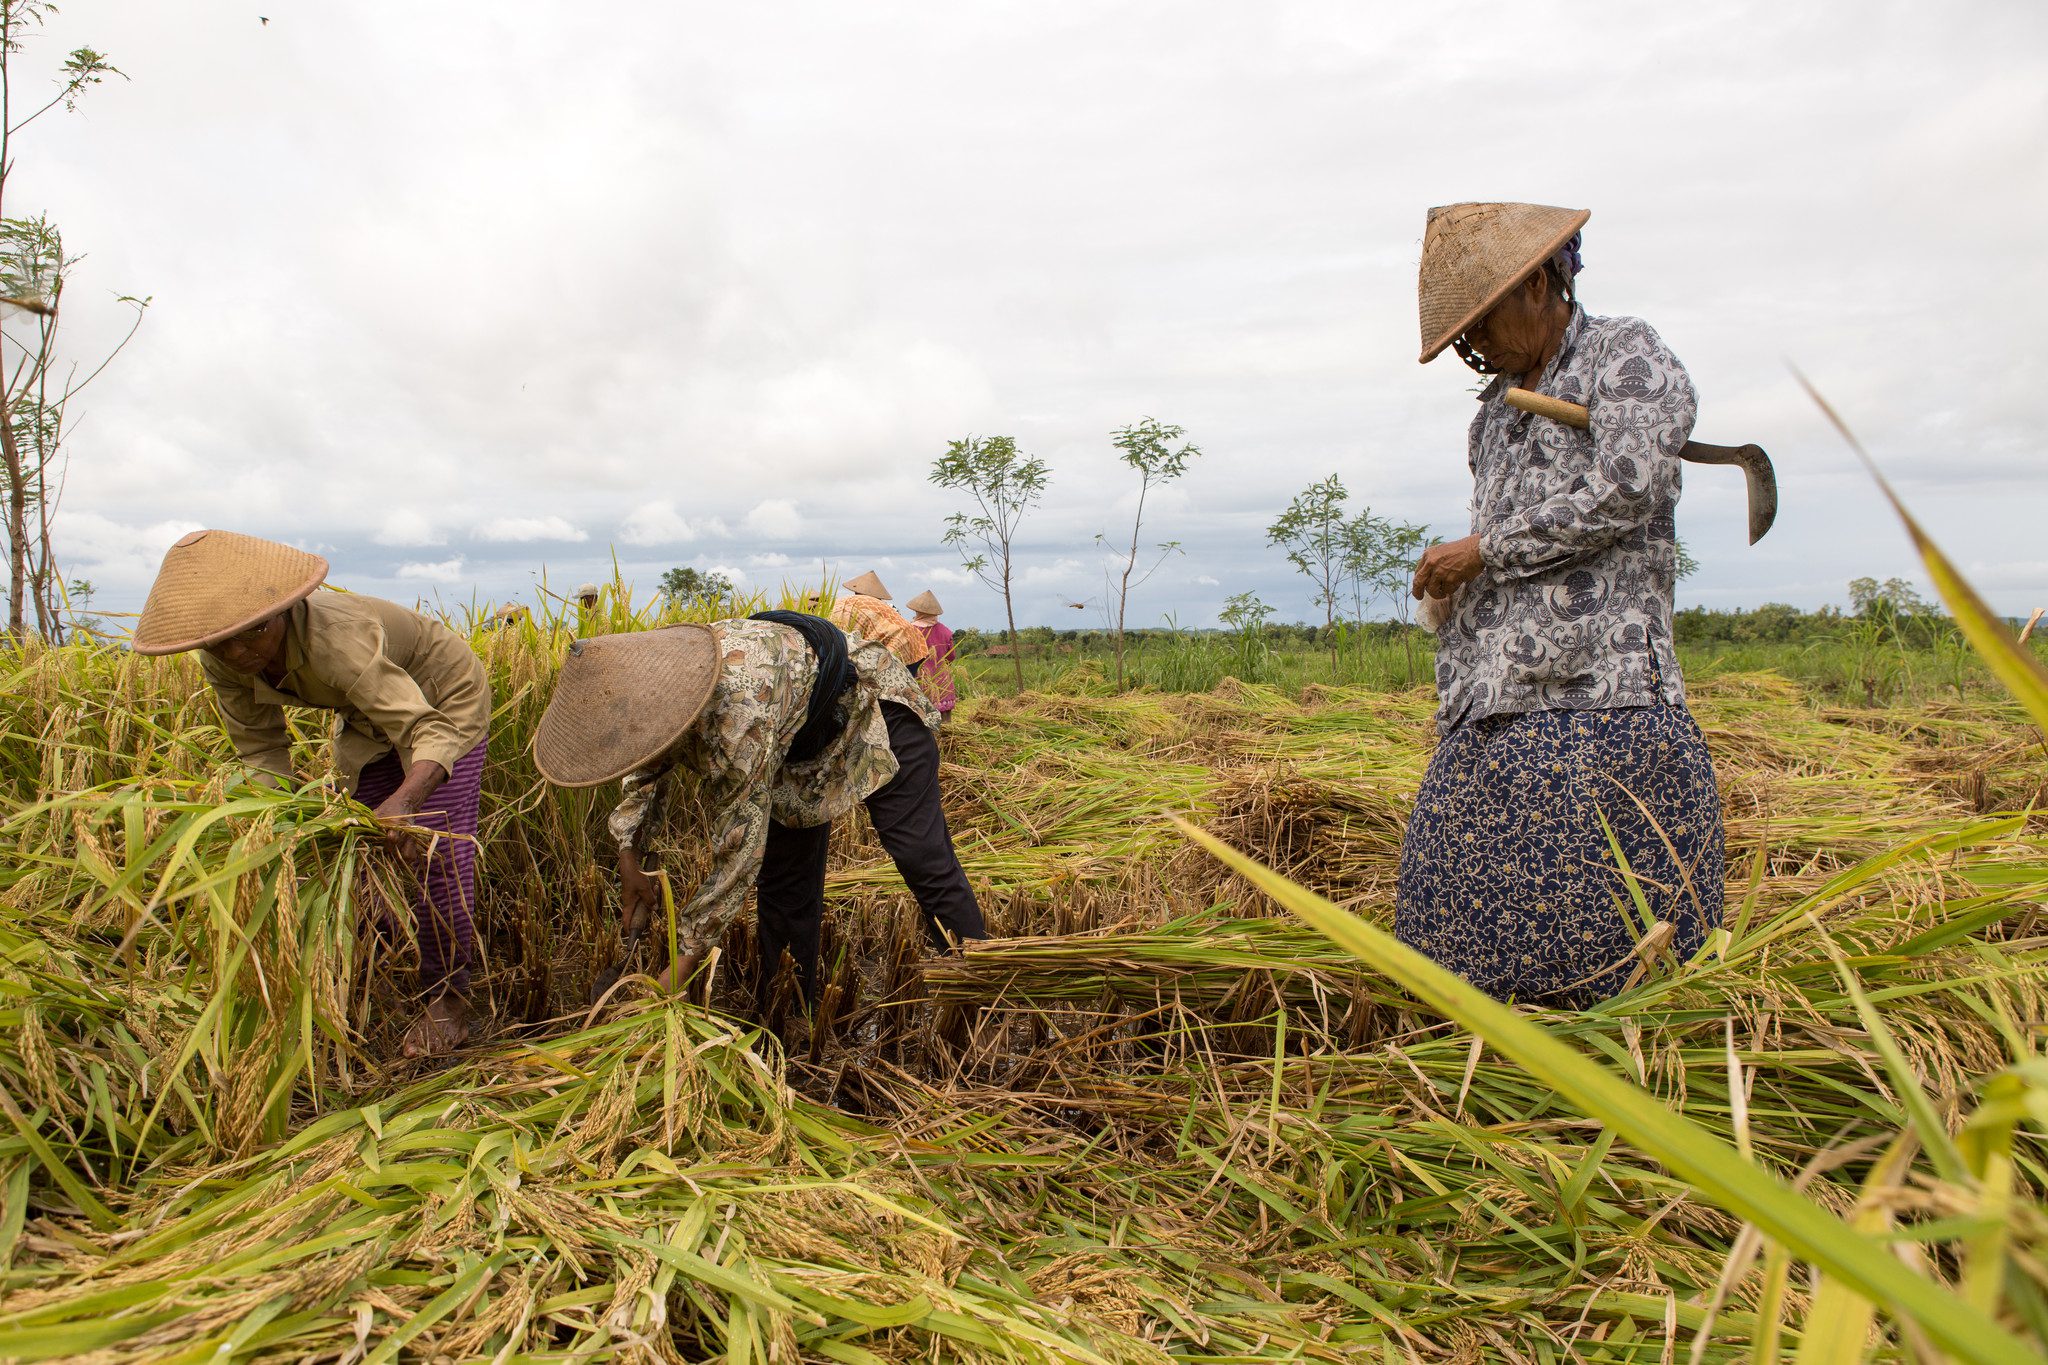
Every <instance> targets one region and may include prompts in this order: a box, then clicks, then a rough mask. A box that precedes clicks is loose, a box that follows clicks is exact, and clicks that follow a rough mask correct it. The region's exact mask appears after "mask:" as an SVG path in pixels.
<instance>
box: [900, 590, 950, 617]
mask: <svg viewBox="0 0 2048 1365" xmlns="http://www.w3.org/2000/svg"><path fill="white" fill-rule="evenodd" d="M906 605H908V606H909V608H910V609H911V610H912V611H914V612H916V613H917V614H918V615H919V616H937V615H938V614H939V613H940V612H941V611H943V610H944V608H942V607H941V606H940V605H939V599H938V598H936V597H934V596H932V594H931V589H929V588H927V589H925V590H924V591H923V592H921V593H919V594H918V595H917V596H915V597H913V598H911V599H910V601H909V602H908V603H907V604H906Z"/></svg>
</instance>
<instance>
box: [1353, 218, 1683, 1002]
mask: <svg viewBox="0 0 2048 1365" xmlns="http://www.w3.org/2000/svg"><path fill="white" fill-rule="evenodd" d="M1590 216H1591V215H1590V214H1589V213H1586V212H1584V211H1575V210H1571V209H1560V208H1551V207H1548V206H1546V205H1540V204H1453V205H1450V206H1448V207H1445V208H1436V209H1431V210H1430V212H1429V222H1428V228H1427V231H1426V234H1425V236H1424V238H1423V246H1422V268H1421V279H1420V287H1419V301H1420V310H1421V319H1422V360H1423V362H1424V363H1427V362H1428V361H1429V360H1431V359H1432V358H1434V357H1435V356H1436V355H1438V354H1439V353H1440V352H1442V351H1443V350H1444V348H1445V347H1451V348H1454V349H1455V350H1456V351H1457V353H1458V355H1459V357H1460V358H1461V359H1463V360H1464V361H1465V363H1466V364H1467V365H1469V366H1471V367H1472V368H1473V369H1474V370H1476V371H1477V372H1478V373H1480V374H1481V375H1485V376H1490V377H1491V382H1490V383H1488V384H1487V386H1486V387H1485V389H1484V390H1483V391H1482V392H1481V393H1480V395H1479V404H1480V406H1479V411H1478V413H1477V414H1475V415H1474V417H1473V419H1472V425H1471V429H1470V431H1469V433H1468V435H1467V441H1466V453H1467V459H1468V462H1469V464H1470V466H1471V469H1472V478H1473V498H1472V532H1471V534H1470V535H1467V536H1466V537H1464V538H1463V539H1462V540H1456V541H1452V542H1450V543H1449V544H1445V545H1438V546H1435V547H1433V548H1432V549H1430V550H1429V551H1428V552H1427V553H1426V554H1425V555H1424V556H1423V558H1422V562H1421V564H1420V565H1419V566H1418V567H1417V569H1416V572H1415V580H1414V584H1413V590H1414V593H1415V595H1416V596H1417V597H1420V598H1445V599H1449V600H1448V602H1447V603H1445V604H1444V605H1443V607H1442V613H1443V615H1444V617H1445V619H1444V620H1443V621H1442V624H1441V626H1440V627H1439V629H1438V634H1437V652H1436V683H1437V693H1438V697H1439V708H1438V712H1437V728H1438V731H1439V733H1440V735H1441V741H1440V743H1439V745H1438V747H1437V750H1436V754H1435V756H1434V757H1433V758H1432V759H1431V762H1430V765H1429V772H1428V775H1427V776H1425V777H1424V779H1423V782H1422V787H1421V790H1420V791H1419V792H1418V793H1417V796H1416V801H1415V812H1414V815H1413V816H1412V817H1411V818H1410V820H1409V824H1408V831H1407V836H1406V838H1405V839H1404V840H1403V841H1402V846H1401V870H1400V878H1399V883H1398V890H1397V894H1396V907H1395V919H1394V926H1395V932H1396V933H1397V934H1398V935H1399V936H1400V937H1401V938H1402V940H1403V941H1405V942H1407V943H1409V944H1411V945H1413V946H1414V947H1416V948H1418V949H1420V950H1421V951H1423V952H1425V953H1427V954H1429V955H1430V956H1431V957H1433V958H1435V959H1436V960H1437V961H1438V962H1441V963H1443V964H1444V965H1445V966H1447V967H1449V968H1450V969H1451V970H1453V971H1455V972H1457V973H1458V974H1459V975H1461V976H1463V977H1465V978H1466V979H1467V980H1469V981H1471V982H1472V983H1473V984H1475V985H1477V986H1480V987H1482V988H1484V989H1485V990H1487V991H1488V992H1490V993H1491V994H1493V995H1495V996H1499V997H1502V998H1513V999H1516V1000H1523V1001H1534V1002H1544V1003H1550V1004H1557V1005H1564V1006H1582V1005H1585V1004H1590V1003H1592V1002H1593V1001H1596V1000H1599V999H1601V998H1603V997H1605V996H1607V995H1611V994H1613V993H1614V992H1615V991H1616V990H1618V989H1620V988H1621V987H1622V986H1623V985H1624V984H1626V982H1627V980H1628V978H1629V976H1630V974H1631V972H1632V970H1633V968H1634V966H1635V964H1636V960H1637V954H1638V952H1639V948H1638V939H1639V937H1641V936H1644V935H1645V933H1646V926H1645V925H1643V924H1642V923H1641V922H1640V916H1639V914H1638V912H1637V910H1636V908H1635V904H1634V900H1633V897H1632V896H1631V893H1630V888H1629V886H1628V885H1627V881H1628V880H1629V879H1632V880H1633V881H1634V883H1635V886H1636V887H1637V888H1638V889H1639V890H1640V891H1641V893H1642V895H1643V896H1644V898H1645V900H1646V901H1647V903H1648V906H1649V910H1650V913H1651V915H1652V916H1653V917H1654V919H1655V920H1656V921H1659V922H1661V923H1663V924H1668V925H1670V926H1671V927H1670V928H1669V929H1662V928H1660V929H1657V930H1656V931H1655V934H1656V938H1657V939H1662V938H1664V937H1665V936H1666V935H1668V936H1669V938H1670V944H1669V946H1670V948H1671V950H1672V951H1674V952H1675V953H1676V954H1677V955H1678V956H1679V957H1680V958H1684V957H1687V956H1689V955H1690V954H1692V953H1693V952H1694V951H1696V950H1697V949H1698V948H1699V946H1700V945H1701V943H1702V942H1703V941H1704V940H1705V938H1706V935H1707V933H1708V931H1709V930H1710V929H1712V928H1713V927H1714V926H1715V925H1717V924H1719V923H1720V920H1721V899H1722V840H1723V833H1722V827H1721V799H1720V794H1719V789H1718V787H1717V786H1716V784H1715V779H1714V767H1713V763H1712V762H1711V761H1710V760H1709V758H1708V756H1707V746H1706V742H1705V740H1704V739H1703V738H1702V737H1701V735H1700V729H1699V726H1698V725H1697V724H1695V723H1694V721H1693V718H1692V715H1691V713H1690V712H1689V711H1687V709H1686V706H1685V684H1684V681H1683V680H1682V679H1681V677H1680V676H1679V669H1678V656H1677V654H1676V652H1675V651H1674V649H1673V645H1672V634H1671V607H1672V589H1673V585H1674V583H1675V581H1676V578H1677V550H1678V542H1677V529H1676V524H1675V522H1674V520H1673V513H1674V511H1675V509H1676V507H1677V505H1678V496H1679V485H1680V479H1679V451H1680V449H1681V448H1682V447H1683V446H1684V445H1685V443H1686V439H1687V437H1688V435H1689V434H1690V432H1691V430H1692V424H1693V414H1694V409H1695V400H1694V395H1693V387H1692V381H1691V379H1689V378H1688V377H1687V375H1686V372H1685V367H1684V366H1682V365H1680V364H1679V363H1678V358H1677V357H1676V356H1674V355H1673V354H1672V353H1671V350H1670V348H1669V347H1667V346H1666V345H1665V344H1664V342H1663V341H1662V340H1661V339H1660V338H1659V337H1658V335H1657V333H1656V332H1655V331H1653V330H1651V328H1650V325H1649V324H1648V323H1646V322H1644V321H1642V320H1641V319H1640V318H1626V317H1618V318H1601V317H1592V316H1589V315H1588V314H1587V313H1586V312H1585V310H1584V309H1583V308H1581V307H1580V306H1579V303H1578V298H1577V285H1576V278H1577V275H1578V272H1579V269H1580V257H1579V232H1580V229H1581V228H1582V227H1583V226H1584V225H1585V222H1586V220H1587V219H1588V218H1589V217H1590ZM1510 386H1518V387H1521V388H1526V389H1532V390H1534V391H1536V392H1538V393H1541V394H1548V395H1550V396H1552V397H1555V398H1563V399H1568V400H1570V401H1571V402H1574V403H1579V404H1583V405H1585V406H1586V407H1588V408H1590V409H1591V411H1592V422H1591V426H1590V427H1589V428H1588V429H1586V430H1583V431H1582V430H1575V429H1573V428H1571V427H1568V426H1564V425H1562V424H1560V423H1558V422H1553V421H1548V420H1545V419H1543V418H1539V417H1535V416H1531V415H1530V414H1528V413H1525V412H1522V411H1519V410H1517V409H1516V408H1513V407H1510V406H1508V405H1507V404H1506V403H1505V402H1504V401H1503V398H1502V395H1503V394H1504V393H1505V391H1506V390H1507V389H1508V388H1509V387H1510ZM1603 820H1604V826H1603ZM1609 830H1611V831H1612V834H1613V843H1612V845H1610V841H1609V834H1608V831H1609ZM1615 846H1618V847H1619V850H1620V854H1621V856H1622V857H1623V858H1625V859H1626V861H1627V872H1628V877H1627V878H1625V877H1624V875H1623V872H1622V870H1621V868H1620V867H1619V866H1618V864H1617V860H1616V856H1615V851H1614V847H1615ZM1652 941H1653V942H1654V941H1655V940H1652Z"/></svg>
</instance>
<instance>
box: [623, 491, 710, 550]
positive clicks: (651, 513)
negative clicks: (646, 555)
mask: <svg viewBox="0 0 2048 1365" xmlns="http://www.w3.org/2000/svg"><path fill="white" fill-rule="evenodd" d="M696 538H697V533H696V532H695V531H693V530H691V529H690V523H689V522H687V521H685V520H683V517H682V514H681V513H679V512H677V511H676V505H675V504H674V503H672V502H650V503H644V504H642V505H641V506H639V507H636V508H634V509H633V511H632V513H631V514H630V515H629V516H627V518H626V519H625V520H624V521H623V522H621V523H620V524H619V540H620V541H621V542H623V543H624V544H627V545H679V544H681V543H683V542H684V541H687V540H695V539H696Z"/></svg>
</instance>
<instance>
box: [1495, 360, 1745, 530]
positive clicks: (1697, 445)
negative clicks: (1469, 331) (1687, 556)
mask: <svg viewBox="0 0 2048 1365" xmlns="http://www.w3.org/2000/svg"><path fill="white" fill-rule="evenodd" d="M1501 398H1502V400H1503V401H1504V402H1506V403H1507V405H1508V406H1509V407H1511V408H1520V409H1521V410H1522V411H1523V412H1532V413H1534V414H1536V416H1538V417H1548V418H1549V419H1550V420H1551V421H1553V422H1557V423H1559V424H1561V425H1563V426H1568V427H1577V428H1578V429H1579V430H1580V431H1584V430H1586V429H1587V428H1588V427H1590V426H1592V425H1593V414H1592V413H1590V412H1588V411H1587V410H1586V409H1585V408H1584V407H1582V406H1581V405H1579V404H1577V403H1568V402H1566V401H1565V400H1564V399H1562V398H1552V397H1551V396H1550V395H1549V394H1547V393H1531V392H1530V391H1529V390H1527V389H1509V390H1508V391H1507V392H1506V393H1504V394H1502V395H1501ZM1678 458H1679V459H1681V460H1686V461H1689V462H1691V463H1693V464H1732V465H1734V466H1735V467H1736V468H1738V469H1740V470H1741V471H1742V474H1743V477H1744V478H1745V479H1747V480H1748V482H1749V543H1750V544H1752V545H1754V544H1756V543H1757V542H1758V541H1759V540H1762V539H1763V538H1764V533H1765V532H1767V531H1769V530H1770V529H1771V523H1772V522H1774V521H1776V520H1777V519H1778V473H1777V471H1776V470H1775V469H1773V468H1772V467H1771V457H1770V456H1768V455H1766V454H1764V450H1763V447H1762V446H1756V445H1747V446H1710V445H1707V444H1705V443H1703V442H1700V441H1687V442H1686V443H1685V449H1683V450H1681V451H1679V452H1678Z"/></svg>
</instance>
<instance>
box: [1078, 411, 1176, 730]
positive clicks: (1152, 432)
mask: <svg viewBox="0 0 2048 1365" xmlns="http://www.w3.org/2000/svg"><path fill="white" fill-rule="evenodd" d="M1186 434H1187V433H1186V432H1185V431H1183V430H1182V429H1181V428H1180V427H1176V426H1169V425H1167V424H1166V423H1163V422H1161V421H1159V420H1158V419H1157V418H1153V417H1147V418H1144V419H1142V420H1141V421H1139V422H1138V423H1137V424H1136V425H1135V426H1128V427H1124V428H1123V429H1122V430H1120V431H1118V432H1116V433H1114V434H1113V435H1112V436H1111V437H1110V438H1109V439H1110V444H1112V445H1114V446H1115V447H1116V448H1117V450H1118V451H1119V452H1120V454H1119V456H1118V458H1119V459H1121V460H1122V461H1123V462H1124V463H1125V464H1127V465H1129V466H1130V467H1131V468H1132V469H1135V470H1137V471H1138V510H1137V511H1136V512H1135V513H1133V514H1132V516H1131V544H1130V548H1129V549H1128V550H1127V551H1126V552H1124V553H1123V554H1122V555H1121V556H1120V560H1119V562H1116V563H1113V564H1112V565H1111V569H1112V571H1113V572H1114V574H1115V576H1114V577H1112V578H1111V579H1110V581H1109V584H1108V589H1109V591H1108V592H1107V593H1105V594H1104V601H1103V612H1104V614H1105V615H1110V616H1111V618H1112V619H1111V620H1110V622H1109V627H1110V630H1111V632H1112V633H1113V634H1114V635H1115V638H1116V685H1117V688H1118V689H1119V690H1121V689H1122V688H1123V685H1124V609H1125V608H1126V607H1128V606H1129V605H1130V600H1131V589H1132V588H1135V587H1140V586H1142V585H1143V584H1144V582H1145V580H1146V579H1148V578H1150V577H1151V576H1152V575H1153V574H1155V573H1157V572H1158V571H1159V566H1160V565H1161V564H1164V563H1165V562H1166V557H1167V556H1168V555H1170V554H1172V553H1173V552H1174V551H1176V550H1178V549H1179V548H1180V542H1179V541H1177V540H1169V541H1166V542H1165V543H1163V544H1161V545H1160V546H1159V547H1158V549H1159V555H1158V557H1157V558H1156V559H1154V560H1153V561H1152V563H1151V564H1150V566H1148V567H1147V568H1146V569H1145V571H1144V572H1143V573H1139V572H1138V534H1139V531H1140V530H1141V529H1142V528H1143V526H1144V525H1145V498H1146V495H1147V494H1149V493H1150V492H1151V491H1152V489H1153V487H1154V486H1155V485H1162V484H1169V483H1172V482H1173V481H1174V480H1175V479H1177V478H1179V477H1180V476H1181V475H1183V474H1185V473H1187V469H1188V462H1189V461H1190V460H1193V459H1194V458H1195V457H1196V456H1198V455H1200V454H1201V453H1202V451H1201V448H1200V447H1199V446H1197V445H1195V444H1194V443H1193V442H1192V441H1188V442H1183V443H1182V444H1181V445H1180V446H1179V447H1178V448H1176V447H1175V446H1174V442H1176V441H1179V440H1180V439H1181V437H1183V436H1185V435H1186ZM1095 539H1096V541H1097V543H1101V542H1102V541H1103V540H1104V537H1103V536H1097V537H1095Z"/></svg>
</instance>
